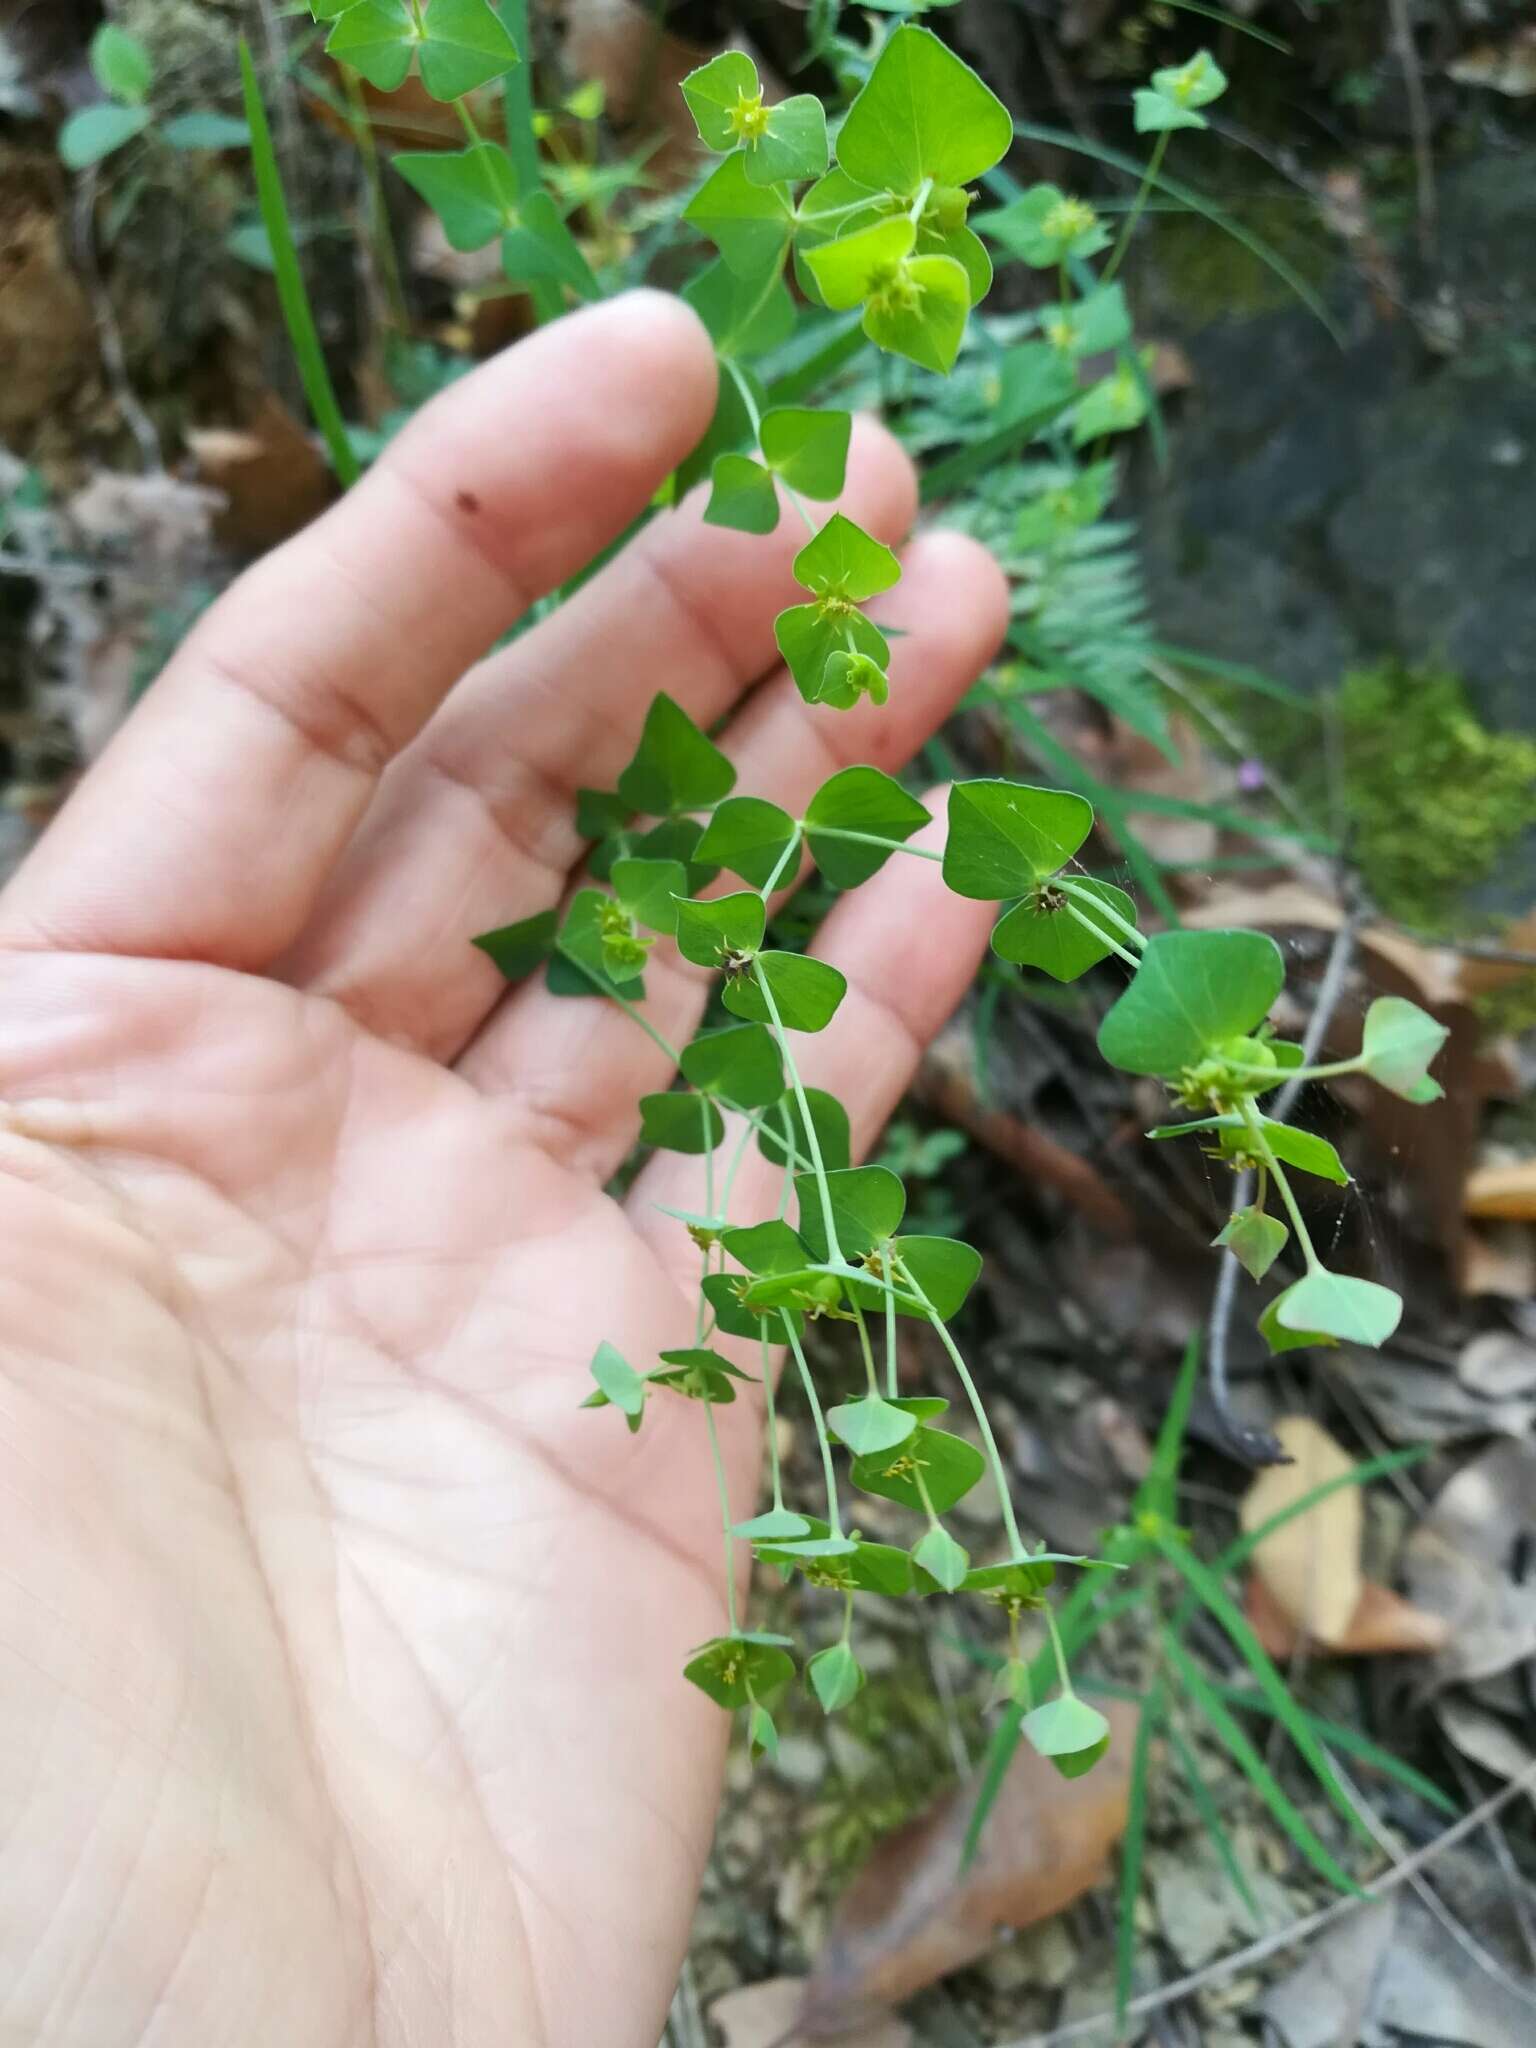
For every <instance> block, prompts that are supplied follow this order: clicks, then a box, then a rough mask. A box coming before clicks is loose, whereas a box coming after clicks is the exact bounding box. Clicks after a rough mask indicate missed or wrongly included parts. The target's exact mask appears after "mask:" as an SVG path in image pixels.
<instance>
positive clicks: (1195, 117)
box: [1135, 50, 1227, 135]
mask: <svg viewBox="0 0 1536 2048" xmlns="http://www.w3.org/2000/svg"><path fill="white" fill-rule="evenodd" d="M1226 89H1227V80H1226V74H1225V73H1224V72H1223V71H1222V69H1221V66H1220V65H1219V64H1218V63H1217V62H1216V59H1215V58H1214V57H1213V56H1212V55H1211V53H1210V51H1209V50H1199V51H1197V52H1196V53H1195V55H1194V56H1193V57H1191V58H1190V60H1189V62H1188V63H1187V64H1172V65H1169V66H1168V67H1167V68H1166V69H1165V70H1162V71H1154V72H1153V74H1152V83H1151V85H1150V86H1143V87H1141V88H1140V90H1139V91H1138V92H1137V94H1136V97H1135V116H1136V132H1137V134H1138V135H1158V134H1163V133H1165V132H1166V131H1168V130H1170V129H1174V128H1205V127H1208V126H1209V125H1210V124H1209V123H1208V122H1207V120H1206V118H1205V116H1204V115H1203V114H1200V113H1197V112H1196V111H1195V109H1196V108H1197V107H1208V106H1209V105H1210V103H1211V101H1212V100H1215V99H1220V97H1221V95H1222V94H1223V93H1224V92H1225V91H1226Z"/></svg>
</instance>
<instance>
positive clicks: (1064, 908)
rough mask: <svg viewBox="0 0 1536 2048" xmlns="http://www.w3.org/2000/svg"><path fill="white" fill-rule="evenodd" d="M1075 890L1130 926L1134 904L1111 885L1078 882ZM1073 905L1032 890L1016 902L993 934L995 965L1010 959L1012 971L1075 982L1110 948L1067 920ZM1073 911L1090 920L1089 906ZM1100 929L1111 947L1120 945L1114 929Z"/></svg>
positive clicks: (1042, 889) (1054, 892) (1053, 892)
mask: <svg viewBox="0 0 1536 2048" xmlns="http://www.w3.org/2000/svg"><path fill="white" fill-rule="evenodd" d="M1078 887H1079V888H1080V889H1081V890H1082V891H1083V892H1084V893H1085V894H1087V895H1091V896H1092V897H1093V898H1094V900H1095V901H1096V902H1099V903H1102V904H1104V905H1105V906H1106V907H1107V908H1108V909H1110V910H1113V911H1115V912H1116V913H1117V914H1118V915H1119V916H1121V917H1123V918H1124V919H1125V921H1126V922H1127V924H1134V923H1135V922H1136V905H1135V903H1134V902H1133V901H1132V899H1131V898H1130V897H1129V896H1127V894H1126V893H1125V891H1124V890H1123V889H1117V888H1116V887H1115V885H1114V884H1113V882H1093V881H1083V882H1081V883H1079V884H1078ZM1073 901H1074V899H1073V898H1072V897H1070V896H1064V895H1063V894H1062V892H1061V891H1060V890H1059V889H1052V888H1050V887H1048V886H1042V885H1037V886H1036V887H1035V888H1034V889H1033V890H1032V891H1031V893H1030V894H1029V895H1028V896H1026V897H1025V899H1024V901H1023V902H1022V903H1016V904H1015V905H1014V907H1013V909H1012V910H1010V911H1009V912H1008V914H1007V916H1006V917H1004V918H1003V919H1002V921H1001V923H1000V924H999V925H998V926H997V928H996V930H995V931H994V932H993V934H992V950H993V952H994V953H996V955H997V956H998V958H999V959H1000V960H1011V961H1012V962H1013V964H1014V966H1016V967H1038V968H1039V969H1040V971H1041V972H1042V973H1043V974H1049V975H1050V976H1051V977H1052V978H1053V979H1054V980H1056V981H1076V979H1077V977H1078V976H1079V975H1080V974H1084V973H1086V972H1087V970H1088V969H1089V968H1090V967H1093V966H1095V965H1096V964H1097V963H1098V962H1099V961H1100V960H1107V959H1108V958H1109V955H1110V951H1111V947H1110V945H1109V944H1108V943H1106V940H1105V939H1099V938H1095V937H1094V935H1093V933H1092V932H1091V931H1089V930H1088V929H1087V927H1086V926H1085V925H1083V924H1081V923H1079V921H1078V919H1077V918H1076V917H1074V916H1073V915H1072V908H1071V906H1072V904H1073ZM1076 908H1077V909H1078V910H1079V911H1080V912H1081V913H1082V915H1083V916H1084V917H1088V918H1092V916H1093V906H1092V904H1089V903H1083V902H1081V901H1078V902H1077V904H1076ZM1100 929H1101V930H1102V931H1103V932H1104V933H1105V934H1106V937H1107V939H1108V940H1112V941H1113V942H1114V944H1115V945H1119V946H1123V945H1124V944H1125V940H1124V937H1123V935H1122V934H1121V932H1120V931H1119V929H1118V928H1117V927H1116V926H1114V925H1112V924H1110V923H1109V921H1108V920H1107V919H1105V920H1104V921H1103V923H1102V924H1101V925H1100Z"/></svg>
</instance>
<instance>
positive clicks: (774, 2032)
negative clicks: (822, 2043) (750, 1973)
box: [709, 1977, 913, 2048]
mask: <svg viewBox="0 0 1536 2048" xmlns="http://www.w3.org/2000/svg"><path fill="white" fill-rule="evenodd" d="M804 2003H805V1979H804V1978H803V1977H770V1978H769V1979H768V1980H767V1982H766V1983H763V1984H744V1985H742V1987H741V1988H740V1990H737V1991H727V1992H726V1994H725V1996H724V1997H723V1998H717V1999H716V2000H715V2002H714V2004H713V2005H712V2006H711V2007H710V2008H709V2017H710V2019H711V2020H712V2021H713V2022H714V2024H715V2025H716V2026H717V2027H718V2028H719V2029H720V2037H721V2048H788V2044H789V2043H790V2042H791V2041H797V2040H798V2041H803V2040H804V2039H805V2033H804V2029H803V2028H802V2026H801V2018H800V2016H801V2008H802V2007H803V2005H804ZM912 2040H913V2034H912V2029H911V2028H910V2027H909V2026H908V2025H907V2023H906V2021H905V2020H899V2019H896V2018H895V2017H894V2016H893V2015H892V2014H890V2013H885V2014H883V2015H882V2016H881V2017H880V2018H879V2019H876V2020H872V2021H871V2022H870V2024H869V2025H868V2026H864V2027H857V2028H855V2029H854V2031H853V2032H852V2033H844V2034H839V2035H838V2037H837V2048H912Z"/></svg>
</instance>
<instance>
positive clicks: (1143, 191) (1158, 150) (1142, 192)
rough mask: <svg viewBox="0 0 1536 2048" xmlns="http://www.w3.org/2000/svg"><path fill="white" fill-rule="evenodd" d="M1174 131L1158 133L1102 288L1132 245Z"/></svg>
mask: <svg viewBox="0 0 1536 2048" xmlns="http://www.w3.org/2000/svg"><path fill="white" fill-rule="evenodd" d="M1172 132H1173V131H1172V129H1170V128H1164V129H1163V130H1162V131H1161V133H1160V134H1159V135H1158V138H1157V141H1156V142H1155V143H1154V144H1153V145H1152V155H1151V157H1150V159H1149V160H1148V163H1147V168H1146V169H1145V170H1144V171H1143V172H1142V174H1141V183H1140V185H1139V186H1138V187H1137V188H1136V197H1135V198H1134V199H1133V200H1132V202H1131V210H1130V212H1129V213H1128V214H1127V215H1126V216H1125V219H1124V221H1123V222H1122V224H1121V228H1120V238H1119V240H1118V241H1117V242H1116V243H1115V246H1114V248H1113V249H1112V250H1111V251H1110V257H1109V261H1108V262H1107V263H1106V264H1105V266H1104V268H1103V270H1102V271H1101V273H1100V275H1099V284H1100V287H1101V288H1102V287H1103V286H1104V285H1107V284H1110V283H1112V282H1113V280H1114V275H1115V272H1116V271H1117V270H1118V269H1119V268H1120V265H1121V264H1122V263H1123V262H1124V260H1125V252H1126V250H1127V249H1128V248H1129V247H1130V246H1131V236H1132V235H1133V234H1135V232H1136V223H1137V222H1138V221H1139V220H1140V219H1141V216H1142V214H1143V212H1144V211H1145V209H1146V204H1147V201H1148V200H1149V199H1150V198H1151V197H1152V187H1153V186H1154V185H1155V184H1156V183H1157V174H1158V172H1159V171H1160V170H1161V169H1162V167H1163V157H1164V155H1165V153H1166V151H1167V148H1168V137H1169V136H1170V135H1171V134H1172Z"/></svg>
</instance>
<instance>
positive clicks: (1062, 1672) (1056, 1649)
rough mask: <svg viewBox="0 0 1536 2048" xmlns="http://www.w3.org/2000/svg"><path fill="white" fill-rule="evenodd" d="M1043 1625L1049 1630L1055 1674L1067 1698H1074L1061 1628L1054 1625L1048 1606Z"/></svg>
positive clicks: (1053, 1618)
mask: <svg viewBox="0 0 1536 2048" xmlns="http://www.w3.org/2000/svg"><path fill="white" fill-rule="evenodd" d="M1045 1625H1046V1627H1047V1628H1048V1629H1049V1630H1050V1632H1051V1649H1052V1652H1053V1653H1054V1655H1055V1658H1056V1676H1057V1677H1058V1678H1059V1679H1060V1680H1061V1689H1062V1692H1063V1693H1064V1694H1065V1695H1066V1697H1067V1698H1068V1699H1069V1700H1070V1699H1075V1698H1076V1697H1077V1695H1076V1693H1075V1692H1074V1691H1073V1689H1072V1674H1071V1672H1070V1671H1069V1670H1068V1669H1067V1653H1066V1650H1065V1649H1064V1648H1063V1646H1062V1641H1061V1630H1060V1629H1059V1628H1058V1627H1057V1626H1056V1616H1055V1614H1054V1613H1053V1612H1052V1611H1051V1609H1050V1607H1049V1606H1047V1608H1046V1610H1045Z"/></svg>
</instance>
